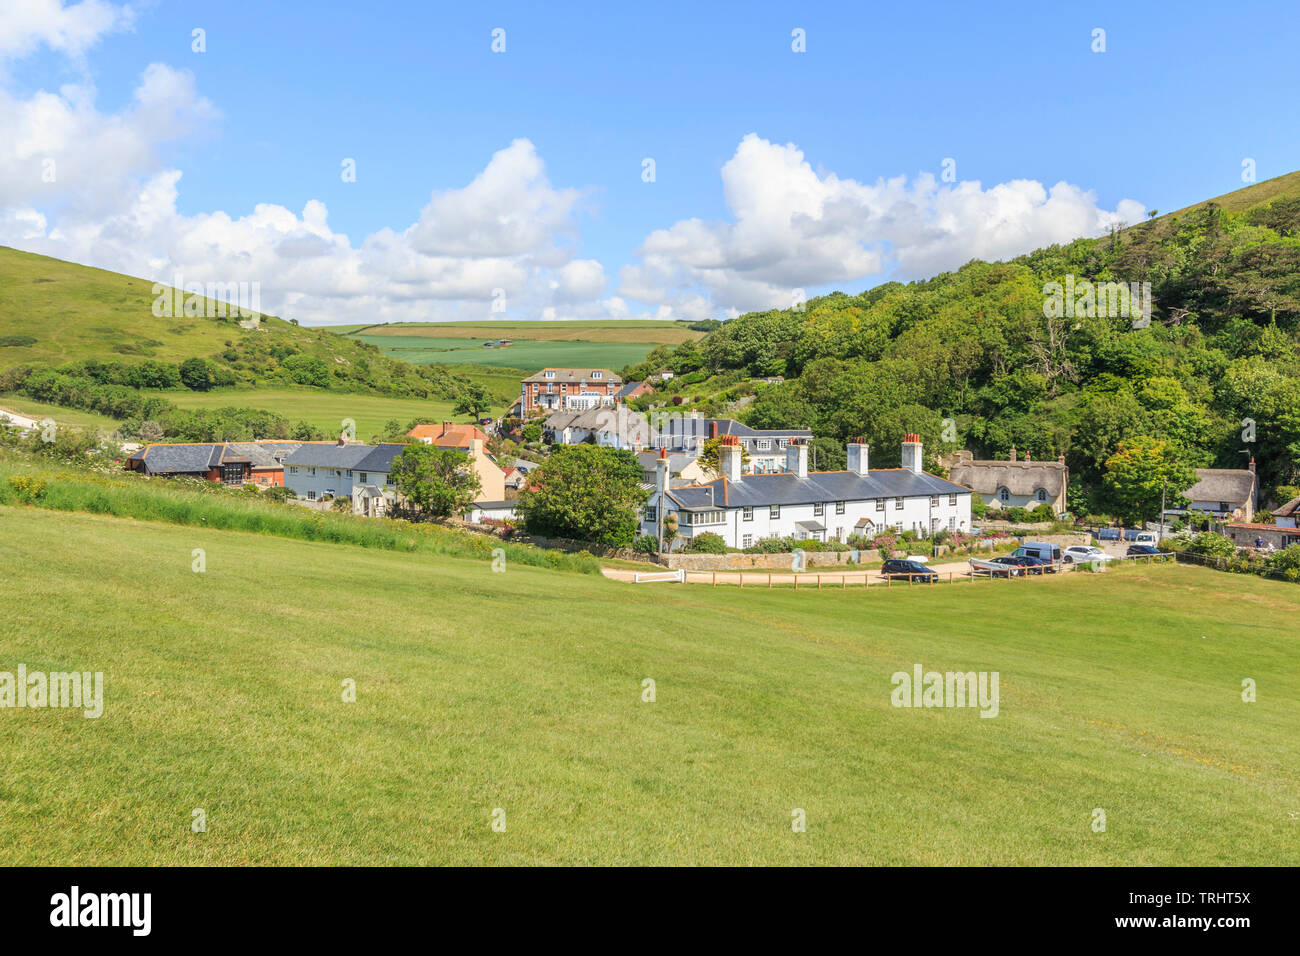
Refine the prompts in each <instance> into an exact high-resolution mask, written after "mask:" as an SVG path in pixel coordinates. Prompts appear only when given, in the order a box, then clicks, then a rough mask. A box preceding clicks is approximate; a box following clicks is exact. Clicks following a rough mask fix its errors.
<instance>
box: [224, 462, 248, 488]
mask: <svg viewBox="0 0 1300 956" xmlns="http://www.w3.org/2000/svg"><path fill="white" fill-rule="evenodd" d="M221 480H222V481H224V482H225V483H226V484H228V485H242V484H243V483H244V466H243V465H223V466H222V467H221Z"/></svg>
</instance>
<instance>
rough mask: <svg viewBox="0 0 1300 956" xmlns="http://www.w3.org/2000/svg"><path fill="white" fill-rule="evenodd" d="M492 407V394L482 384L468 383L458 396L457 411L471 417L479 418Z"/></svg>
mask: <svg viewBox="0 0 1300 956" xmlns="http://www.w3.org/2000/svg"><path fill="white" fill-rule="evenodd" d="M491 407H492V396H491V395H489V394H488V390H487V389H486V388H484V387H483V386H482V385H476V384H471V385H466V386H465V387H464V388H463V389H461V391H460V394H459V395H458V396H457V397H456V408H455V412H456V414H457V415H469V416H470V417H471V418H479V417H481V416H482V415H483V413H484V412H486V411H487V410H488V409H489V408H491Z"/></svg>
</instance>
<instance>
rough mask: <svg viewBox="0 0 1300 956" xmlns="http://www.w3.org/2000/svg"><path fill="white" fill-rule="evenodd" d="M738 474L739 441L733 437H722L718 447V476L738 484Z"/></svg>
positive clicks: (739, 471) (739, 470) (739, 468)
mask: <svg viewBox="0 0 1300 956" xmlns="http://www.w3.org/2000/svg"><path fill="white" fill-rule="evenodd" d="M740 473H741V467H740V441H739V440H738V439H737V438H736V436H735V435H723V436H722V441H721V442H720V443H719V445H718V476H719V477H720V478H725V479H727V481H734V482H739V481H740V480H741V477H740Z"/></svg>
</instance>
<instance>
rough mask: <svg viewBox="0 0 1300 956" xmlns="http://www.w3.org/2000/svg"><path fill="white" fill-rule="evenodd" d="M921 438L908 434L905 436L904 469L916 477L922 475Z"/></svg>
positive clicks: (911, 433)
mask: <svg viewBox="0 0 1300 956" xmlns="http://www.w3.org/2000/svg"><path fill="white" fill-rule="evenodd" d="M921 462H922V458H921V436H920V435H917V434H915V433H914V432H908V433H907V434H906V435H904V436H903V467H904V468H906V469H907V470H908V471H910V472H912V474H914V475H919V474H920V473H921Z"/></svg>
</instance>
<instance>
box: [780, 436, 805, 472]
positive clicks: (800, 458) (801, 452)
mask: <svg viewBox="0 0 1300 956" xmlns="http://www.w3.org/2000/svg"><path fill="white" fill-rule="evenodd" d="M785 470H786V471H788V472H790V474H792V475H795V476H796V477H799V478H807V477H808V445H807V444H806V443H805V442H803V441H802V440H801V439H798V438H791V439H790V444H788V445H786V446H785Z"/></svg>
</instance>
